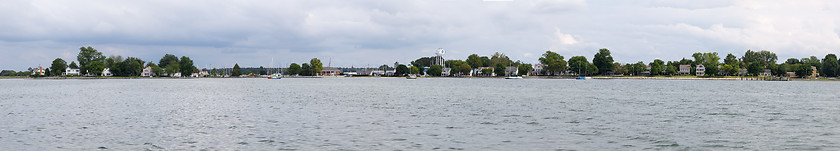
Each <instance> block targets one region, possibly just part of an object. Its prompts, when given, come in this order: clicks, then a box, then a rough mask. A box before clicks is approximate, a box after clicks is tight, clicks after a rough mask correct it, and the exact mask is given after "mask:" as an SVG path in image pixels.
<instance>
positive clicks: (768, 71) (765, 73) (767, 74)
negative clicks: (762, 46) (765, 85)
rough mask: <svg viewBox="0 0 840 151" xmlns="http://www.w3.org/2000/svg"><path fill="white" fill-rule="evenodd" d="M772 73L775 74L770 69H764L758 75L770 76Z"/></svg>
mask: <svg viewBox="0 0 840 151" xmlns="http://www.w3.org/2000/svg"><path fill="white" fill-rule="evenodd" d="M772 75H773V72H772V71H770V69H764V72H761V73H759V74H758V76H762V77H769V76H772Z"/></svg>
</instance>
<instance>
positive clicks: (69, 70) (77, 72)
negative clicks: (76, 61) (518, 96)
mask: <svg viewBox="0 0 840 151" xmlns="http://www.w3.org/2000/svg"><path fill="white" fill-rule="evenodd" d="M61 74H62V75H64V76H71V75H73V76H79V75H82V73H81V70H79V68H70V67H67V68H64V73H61Z"/></svg>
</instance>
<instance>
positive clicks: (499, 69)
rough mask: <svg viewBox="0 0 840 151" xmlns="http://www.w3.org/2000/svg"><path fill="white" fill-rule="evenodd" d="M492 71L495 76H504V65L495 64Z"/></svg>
mask: <svg viewBox="0 0 840 151" xmlns="http://www.w3.org/2000/svg"><path fill="white" fill-rule="evenodd" d="M493 72H495V73H496V76H505V66H504V65H502V64H496V67H494V69H493Z"/></svg>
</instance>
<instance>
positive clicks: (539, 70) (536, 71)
mask: <svg viewBox="0 0 840 151" xmlns="http://www.w3.org/2000/svg"><path fill="white" fill-rule="evenodd" d="M544 68H545V64H534V69H533V70H531V75H542V71H543V69H544Z"/></svg>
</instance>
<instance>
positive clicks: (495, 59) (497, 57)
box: [490, 52, 513, 66]
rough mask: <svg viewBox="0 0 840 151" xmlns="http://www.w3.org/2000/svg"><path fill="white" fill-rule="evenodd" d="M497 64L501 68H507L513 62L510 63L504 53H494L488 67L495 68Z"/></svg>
mask: <svg viewBox="0 0 840 151" xmlns="http://www.w3.org/2000/svg"><path fill="white" fill-rule="evenodd" d="M497 64H501V65H502V66H509V65H512V64H513V61H510V58H508V57H507V56H506V55H505V54H504V53H499V52H496V53H494V54H493V56H492V57H490V65H491V66H496V65H497Z"/></svg>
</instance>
